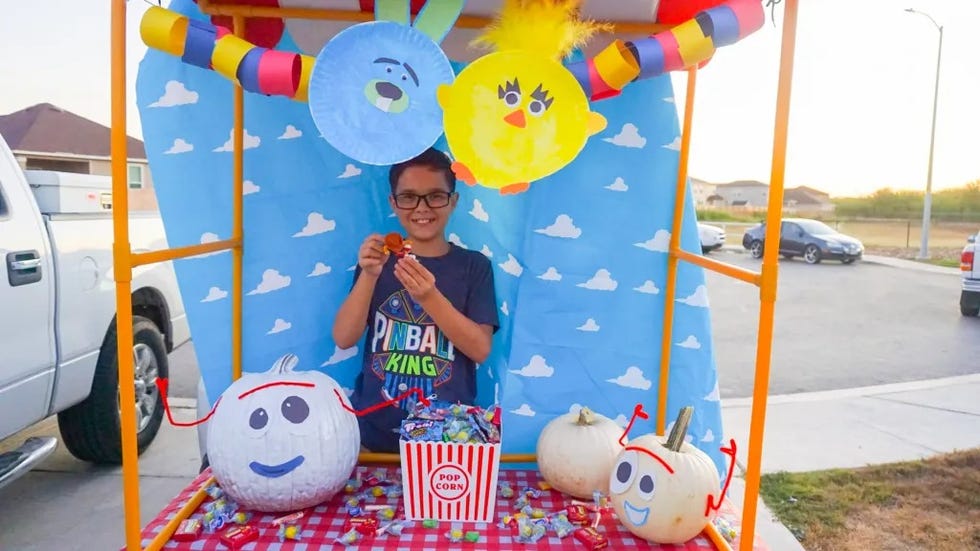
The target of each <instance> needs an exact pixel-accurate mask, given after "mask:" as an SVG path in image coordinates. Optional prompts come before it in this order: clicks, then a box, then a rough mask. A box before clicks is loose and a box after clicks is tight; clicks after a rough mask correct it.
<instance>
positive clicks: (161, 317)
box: [0, 138, 190, 487]
mask: <svg viewBox="0 0 980 551" xmlns="http://www.w3.org/2000/svg"><path fill="white" fill-rule="evenodd" d="M111 209H112V197H111V179H110V178H108V177H105V176H91V175H87V174H69V173H61V172H47V171H31V170H28V171H23V170H21V168H20V166H19V165H18V164H17V161H16V159H15V158H14V156H13V154H12V153H11V151H10V149H9V148H8V147H7V144H6V142H5V141H4V140H3V139H2V138H0V262H2V263H3V264H2V268H0V269H2V271H3V273H0V440H3V439H6V438H8V437H9V436H10V435H12V434H15V433H17V432H19V431H21V430H23V429H25V428H28V427H30V426H31V425H33V424H34V423H37V422H38V421H41V420H43V419H45V418H47V417H49V416H51V415H55V414H57V416H58V427H59V431H60V433H61V439H62V441H63V442H64V445H65V446H66V448H67V449H68V450H69V451H70V452H71V453H72V454H73V455H74V456H75V457H77V458H79V459H82V460H85V461H91V462H96V463H120V462H121V461H122V454H121V440H120V428H119V426H120V421H119V418H120V414H119V400H118V394H119V392H118V383H117V381H118V368H117V363H116V327H115V314H116V298H115V280H114V274H113V265H112V244H113V232H112V218H111V217H112V213H111ZM130 242H131V244H132V248H133V250H136V251H139V250H154V249H161V248H166V245H167V243H166V239H165V237H164V230H163V223H162V221H161V219H160V218H159V216H158V215H155V214H148V215H134V216H132V217H131V218H130ZM189 333H190V332H189V329H188V325H187V318H186V316H185V314H184V305H183V302H182V300H181V297H180V294H179V291H178V288H177V280H176V277H175V275H174V271H173V265H172V264H171V263H162V264H155V265H151V266H145V267H142V268H138V269H137V270H135V271H134V274H133V335H134V343H133V355H134V358H135V376H136V388H135V389H133V391H134V392H135V394H136V397H137V404H138V405H137V408H136V418H137V427H138V429H139V435H138V442H139V451H140V452H141V453H142V451H143V450H144V449H145V448H146V447H147V446H148V445H149V444H150V443H151V442H152V441H153V439H154V437H155V436H156V433H157V430H158V429H159V427H160V423H161V420H162V415H163V408H162V405H161V404H162V402H161V398H160V396H159V391H158V389H157V386H156V384H155V381H156V378H157V377H166V376H167V375H168V364H167V354H168V353H169V352H170V351H171V350H172V349H173V348H174V347H175V346H179V345H180V344H182V343H183V342H184V341H186V340H188V338H189ZM14 445H18V444H17V443H16V442H14ZM56 446H57V440H56V439H55V438H53V437H45V438H38V437H31V438H28V439H27V440H26V441H25V442H24V443H23V444H22V445H19V447H17V449H15V450H14V451H10V452H7V453H3V454H0V487H2V486H4V485H5V484H7V483H9V482H11V481H12V480H14V479H15V478H17V477H18V476H20V475H22V474H24V473H26V472H27V471H29V470H30V469H31V468H32V467H33V466H35V465H36V464H38V463H39V462H40V461H42V460H43V459H44V458H45V457H46V456H47V455H48V454H50V453H51V452H52V451H54V449H55V448H56ZM5 447H8V446H5Z"/></svg>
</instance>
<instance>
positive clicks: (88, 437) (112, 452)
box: [58, 316, 169, 465]
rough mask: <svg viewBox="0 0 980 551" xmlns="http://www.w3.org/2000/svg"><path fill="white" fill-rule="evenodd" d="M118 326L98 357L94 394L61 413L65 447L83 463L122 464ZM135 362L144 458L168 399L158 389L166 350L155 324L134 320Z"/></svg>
mask: <svg viewBox="0 0 980 551" xmlns="http://www.w3.org/2000/svg"><path fill="white" fill-rule="evenodd" d="M116 352H117V350H116V325H115V323H113V325H112V326H111V327H109V331H108V332H107V333H106V338H105V340H104V341H103V344H102V350H101V352H100V353H99V360H98V362H97V363H96V366H95V376H94V378H93V381H92V393H91V394H89V397H88V398H86V399H85V400H84V401H82V402H80V403H78V404H76V405H74V406H72V407H70V408H68V409H66V410H65V411H62V412H61V413H59V414H58V428H59V430H60V431H61V438H62V440H64V442H65V447H67V448H68V451H70V452H71V454H72V455H74V456H75V457H77V458H78V459H81V460H82V461H91V462H93V463H110V464H115V465H118V464H120V463H122V441H121V435H122V431H121V430H120V424H121V421H120V413H119V367H118V363H117V361H116V360H117V358H116ZM133 357H134V359H133V363H134V369H135V373H134V376H135V379H136V388H135V389H134V391H135V393H136V428H137V430H138V432H137V437H136V441H137V450H138V453H140V454H142V453H143V451H144V450H146V448H147V446H149V445H150V443H151V442H153V439H154V438H155V437H156V435H157V431H159V430H160V423H161V422H162V420H163V399H162V397H161V396H160V392H159V390H158V389H157V386H156V379H157V378H158V377H167V376H168V373H169V365H168V363H167V348H166V346H165V345H164V342H163V334H162V333H160V329H159V328H157V326H156V324H154V323H153V322H152V321H150V320H149V319H147V318H144V317H142V316H133Z"/></svg>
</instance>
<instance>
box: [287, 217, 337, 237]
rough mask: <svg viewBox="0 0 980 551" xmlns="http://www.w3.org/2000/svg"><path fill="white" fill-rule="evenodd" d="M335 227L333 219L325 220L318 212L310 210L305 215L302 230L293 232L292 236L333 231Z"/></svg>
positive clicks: (306, 235) (307, 235) (305, 235)
mask: <svg viewBox="0 0 980 551" xmlns="http://www.w3.org/2000/svg"><path fill="white" fill-rule="evenodd" d="M336 228H337V223H336V222H334V221H333V220H327V219H326V218H324V217H323V215H322V214H320V213H319V212H311V213H310V214H309V216H307V217H306V225H305V226H303V229H302V230H300V231H298V232H296V233H294V234H293V237H309V236H311V235H317V234H321V233H326V232H328V231H333V230H334V229H336Z"/></svg>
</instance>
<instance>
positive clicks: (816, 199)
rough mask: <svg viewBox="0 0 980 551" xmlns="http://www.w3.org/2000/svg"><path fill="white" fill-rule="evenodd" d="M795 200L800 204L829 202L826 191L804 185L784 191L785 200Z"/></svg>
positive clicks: (786, 201) (785, 201)
mask: <svg viewBox="0 0 980 551" xmlns="http://www.w3.org/2000/svg"><path fill="white" fill-rule="evenodd" d="M789 201H795V202H796V204H798V205H823V204H825V203H829V202H830V201H829V196H828V195H827V194H826V193H823V192H821V191H818V190H815V189H813V188H808V187H804V186H800V187H795V188H790V189H787V190H785V191H784V192H783V202H784V204H785V203H788V202H789Z"/></svg>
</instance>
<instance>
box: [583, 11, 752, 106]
mask: <svg viewBox="0 0 980 551" xmlns="http://www.w3.org/2000/svg"><path fill="white" fill-rule="evenodd" d="M763 23H765V12H764V9H763V7H762V1H761V0H729V1H728V2H725V3H724V4H721V5H719V6H716V7H714V8H710V9H707V10H704V11H701V12H698V14H697V15H695V16H694V19H690V20H688V21H685V22H684V23H681V24H680V25H677V26H675V27H673V28H671V29H669V30H666V31H662V32H659V33H657V34H655V35H653V36H651V37H649V38H644V39H642V40H637V41H634V42H624V41H622V40H614V41H613V42H612V43H611V44H609V46H607V47H606V48H605V49H603V50H602V51H601V52H599V53H598V54H596V55H595V57H593V58H591V59H588V60H585V61H579V62H576V63H572V64H569V65H568V70H569V71H571V73H572V74H573V75H575V78H576V79H577V80H578V81H579V84H581V85H582V89H583V90H584V91H585V94H586V95H587V96H588V97H589V99H590V100H591V101H597V100H601V99H606V98H610V97H614V96H617V95H619V94H620V92H621V91H622V89H623V88H624V87H625V86H626V85H627V84H629V83H630V82H633V81H634V80H640V79H646V78H652V77H656V76H659V75H661V74H663V73H665V72H669V71H678V70H682V69H686V68H687V67H691V66H692V65H696V64H698V63H701V62H703V61H705V60H707V59H710V58H711V56H712V55H714V53H715V49H716V48H721V47H723V46H728V45H731V44H734V43H736V42H738V41H739V40H741V39H743V38H745V37H746V36H748V35H750V34H752V33H754V32H755V31H757V30H759V29H760V28H761V27H762V25H763Z"/></svg>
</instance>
